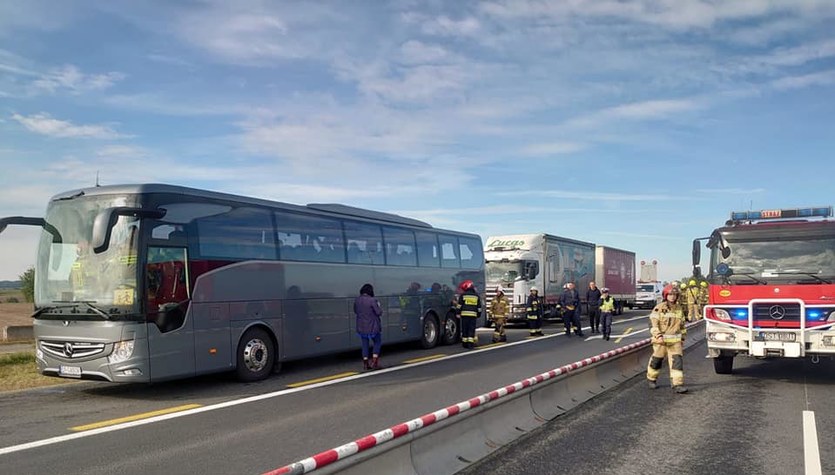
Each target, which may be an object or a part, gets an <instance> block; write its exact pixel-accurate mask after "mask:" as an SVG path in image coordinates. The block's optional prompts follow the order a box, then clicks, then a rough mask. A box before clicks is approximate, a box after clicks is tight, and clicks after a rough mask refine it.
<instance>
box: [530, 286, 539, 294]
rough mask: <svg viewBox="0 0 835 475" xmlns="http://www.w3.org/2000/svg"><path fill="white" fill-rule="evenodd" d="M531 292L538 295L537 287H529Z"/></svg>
mask: <svg viewBox="0 0 835 475" xmlns="http://www.w3.org/2000/svg"><path fill="white" fill-rule="evenodd" d="M531 292H536V293H539V287H537V286H535V285H534V286H531Z"/></svg>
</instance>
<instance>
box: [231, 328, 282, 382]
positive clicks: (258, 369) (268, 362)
mask: <svg viewBox="0 0 835 475" xmlns="http://www.w3.org/2000/svg"><path fill="white" fill-rule="evenodd" d="M237 360H238V365H237V367H236V368H235V372H236V373H237V375H238V379H239V380H241V381H244V382H250V381H260V380H262V379H265V378H266V377H267V376H269V375H270V372H272V370H273V363H274V362H275V348H274V345H273V340H272V339H271V338H270V335H269V334H267V332H266V331H264V330H263V329H261V328H250V329H249V330H247V331H246V332H245V333H244V336H243V337H242V338H241V341H240V342H238V354H237Z"/></svg>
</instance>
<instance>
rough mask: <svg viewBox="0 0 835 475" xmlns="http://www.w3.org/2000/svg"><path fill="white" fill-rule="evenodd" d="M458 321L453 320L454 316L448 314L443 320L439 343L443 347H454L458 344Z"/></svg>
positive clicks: (459, 329) (459, 331)
mask: <svg viewBox="0 0 835 475" xmlns="http://www.w3.org/2000/svg"><path fill="white" fill-rule="evenodd" d="M459 322H460V320H458V319H457V318H455V314H454V313H452V312H450V313H449V314H448V315H447V316H446V320H444V334H443V335H442V336H441V343H443V344H444V345H454V344H455V343H457V342H458V336H459V335H460V334H461V328H460V326H459V324H458V323H459Z"/></svg>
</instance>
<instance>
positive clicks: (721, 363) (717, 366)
mask: <svg viewBox="0 0 835 475" xmlns="http://www.w3.org/2000/svg"><path fill="white" fill-rule="evenodd" d="M733 369H734V357H733V355H726V354H722V355H720V356H718V357H717V358H713V370H714V371H716V374H731V372H733Z"/></svg>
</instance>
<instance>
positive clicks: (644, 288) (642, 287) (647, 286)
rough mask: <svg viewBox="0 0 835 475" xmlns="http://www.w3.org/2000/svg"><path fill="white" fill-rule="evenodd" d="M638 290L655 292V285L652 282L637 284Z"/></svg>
mask: <svg viewBox="0 0 835 475" xmlns="http://www.w3.org/2000/svg"><path fill="white" fill-rule="evenodd" d="M636 290H637V291H638V292H655V286H654V285H652V284H643V285H639V286H637V289H636Z"/></svg>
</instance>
